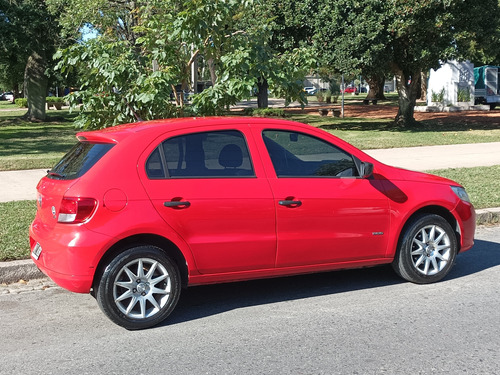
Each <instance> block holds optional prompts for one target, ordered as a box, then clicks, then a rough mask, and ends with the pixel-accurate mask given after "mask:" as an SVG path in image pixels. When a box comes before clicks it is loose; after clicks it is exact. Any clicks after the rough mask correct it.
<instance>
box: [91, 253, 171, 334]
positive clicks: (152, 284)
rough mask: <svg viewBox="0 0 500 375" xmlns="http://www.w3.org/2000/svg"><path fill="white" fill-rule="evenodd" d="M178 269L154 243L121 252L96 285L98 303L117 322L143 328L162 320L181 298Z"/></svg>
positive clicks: (131, 328) (126, 326) (130, 327)
mask: <svg viewBox="0 0 500 375" xmlns="http://www.w3.org/2000/svg"><path fill="white" fill-rule="evenodd" d="M180 291H181V281H180V273H179V268H178V267H177V265H176V263H175V262H174V261H172V260H171V259H170V258H169V257H168V256H167V255H166V254H165V253H164V252H163V251H161V250H160V249H159V248H157V247H154V246H139V247H134V248H131V249H128V250H126V251H124V252H123V253H121V254H118V255H117V256H116V257H115V258H114V259H113V260H112V261H111V262H110V263H109V265H107V267H106V269H105V270H104V272H103V274H102V276H101V278H100V279H99V281H98V285H97V293H96V298H97V303H98V305H99V307H100V308H101V310H102V311H103V312H104V314H106V316H107V317H108V318H109V319H111V320H112V321H113V322H114V323H116V324H118V325H120V326H122V327H124V328H126V329H128V330H136V329H144V328H149V327H152V326H154V325H156V324H158V323H160V322H161V321H163V320H164V319H165V318H166V317H167V316H169V315H170V313H171V312H172V311H173V309H174V308H175V306H176V305H177V301H178V300H179V295H180Z"/></svg>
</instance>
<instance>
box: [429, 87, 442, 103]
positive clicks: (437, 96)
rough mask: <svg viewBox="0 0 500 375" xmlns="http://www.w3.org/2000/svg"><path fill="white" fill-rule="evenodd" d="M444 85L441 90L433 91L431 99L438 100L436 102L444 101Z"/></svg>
mask: <svg viewBox="0 0 500 375" xmlns="http://www.w3.org/2000/svg"><path fill="white" fill-rule="evenodd" d="M444 93H445V91H444V87H443V88H442V89H441V91H440V92H434V91H432V93H431V101H433V102H436V103H442V102H444Z"/></svg>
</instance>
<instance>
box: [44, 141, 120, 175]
mask: <svg viewBox="0 0 500 375" xmlns="http://www.w3.org/2000/svg"><path fill="white" fill-rule="evenodd" d="M113 146H114V144H113V143H89V142H78V143H77V144H76V145H75V146H74V147H73V148H72V149H71V150H70V151H69V152H68V153H67V154H66V155H64V157H63V158H62V159H61V160H60V161H59V162H58V163H57V164H56V165H55V167H54V168H52V169H51V170H50V171H49V172H48V177H49V178H53V179H57V180H73V179H75V178H78V177H81V176H83V175H84V174H85V173H86V172H87V171H88V170H89V169H90V168H92V166H93V165H94V164H95V163H97V162H98V161H99V159H101V158H102V157H103V156H104V155H106V153H107V152H108V151H109V150H110V149H111V148H112V147H113Z"/></svg>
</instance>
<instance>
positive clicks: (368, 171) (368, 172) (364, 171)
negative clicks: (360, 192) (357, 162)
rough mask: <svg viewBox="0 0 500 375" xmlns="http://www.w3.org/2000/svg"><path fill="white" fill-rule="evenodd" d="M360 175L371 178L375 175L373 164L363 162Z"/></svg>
mask: <svg viewBox="0 0 500 375" xmlns="http://www.w3.org/2000/svg"><path fill="white" fill-rule="evenodd" d="M360 175H361V177H363V178H369V177H371V176H373V164H372V163H368V162H363V163H361V168H360Z"/></svg>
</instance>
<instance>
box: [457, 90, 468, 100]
mask: <svg viewBox="0 0 500 375" xmlns="http://www.w3.org/2000/svg"><path fill="white" fill-rule="evenodd" d="M457 101H459V102H469V101H470V90H469V88H468V87H459V88H458V92H457Z"/></svg>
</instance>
